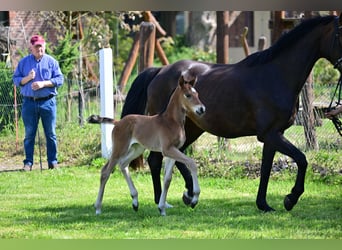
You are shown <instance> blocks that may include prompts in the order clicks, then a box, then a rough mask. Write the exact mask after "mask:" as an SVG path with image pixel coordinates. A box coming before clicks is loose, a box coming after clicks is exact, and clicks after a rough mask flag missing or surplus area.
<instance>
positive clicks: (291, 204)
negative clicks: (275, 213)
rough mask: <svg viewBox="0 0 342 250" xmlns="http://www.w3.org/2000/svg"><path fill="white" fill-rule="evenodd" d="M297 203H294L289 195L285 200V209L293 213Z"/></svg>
mask: <svg viewBox="0 0 342 250" xmlns="http://www.w3.org/2000/svg"><path fill="white" fill-rule="evenodd" d="M296 203H297V202H292V200H291V199H290V197H289V196H288V195H286V196H285V198H284V207H285V209H286V210H287V211H291V210H292V208H293V207H294V206H295V205H296Z"/></svg>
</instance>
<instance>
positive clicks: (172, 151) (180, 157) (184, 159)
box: [163, 147, 200, 208]
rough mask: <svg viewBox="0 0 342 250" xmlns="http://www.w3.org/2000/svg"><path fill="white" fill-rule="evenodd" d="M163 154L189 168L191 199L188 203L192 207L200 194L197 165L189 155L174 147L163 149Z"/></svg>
mask: <svg viewBox="0 0 342 250" xmlns="http://www.w3.org/2000/svg"><path fill="white" fill-rule="evenodd" d="M163 154H164V156H166V157H169V158H172V159H174V160H176V161H178V162H181V163H183V164H185V165H186V166H187V167H188V168H189V170H190V172H191V176H192V180H193V197H192V199H191V202H190V205H191V207H192V208H194V207H195V206H196V204H197V203H198V197H199V194H200V187H199V184H198V177H197V166H196V163H195V161H194V160H193V159H191V158H190V157H188V156H186V155H185V154H184V153H182V152H181V151H179V149H177V148H175V147H173V148H169V149H168V150H166V151H165V150H164V151H163Z"/></svg>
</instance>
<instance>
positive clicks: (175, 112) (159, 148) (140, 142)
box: [88, 76, 205, 215]
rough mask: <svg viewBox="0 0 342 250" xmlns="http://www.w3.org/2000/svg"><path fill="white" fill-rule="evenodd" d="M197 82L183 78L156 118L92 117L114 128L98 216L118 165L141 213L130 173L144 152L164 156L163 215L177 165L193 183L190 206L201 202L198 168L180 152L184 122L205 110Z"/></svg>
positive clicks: (101, 189)
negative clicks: (107, 185) (110, 178)
mask: <svg viewBox="0 0 342 250" xmlns="http://www.w3.org/2000/svg"><path fill="white" fill-rule="evenodd" d="M195 82H196V79H192V80H191V81H188V82H187V81H185V80H184V77H183V76H181V77H180V78H179V81H178V86H177V88H176V89H175V90H174V92H173V94H172V95H171V97H170V100H169V103H168V106H167V108H166V109H165V111H164V112H162V113H160V114H157V115H153V116H147V115H127V116H125V117H124V118H122V119H121V120H120V121H115V120H114V119H111V118H107V117H100V116H97V115H92V116H90V117H89V118H88V122H89V123H111V124H114V128H113V132H112V142H113V148H112V153H111V157H110V159H109V160H108V162H107V163H106V164H105V165H104V166H103V168H102V170H101V179H100V189H99V192H98V196H97V200H96V202H95V208H96V214H100V213H101V207H102V199H103V193H104V189H105V185H106V182H107V180H108V178H109V176H110V174H111V173H112V172H113V170H114V167H115V165H116V164H119V166H120V169H121V171H122V173H123V175H124V177H125V179H126V182H127V184H128V187H129V190H130V194H131V197H132V200H133V201H132V206H133V209H134V210H136V211H137V210H138V204H139V203H138V191H137V190H136V188H135V186H134V184H133V181H132V179H131V176H130V173H129V168H128V166H129V163H130V162H131V161H132V160H134V159H135V158H137V157H138V156H139V155H141V154H142V153H143V151H144V150H145V149H148V150H151V151H156V152H161V153H162V154H163V156H164V157H165V175H164V188H163V191H162V193H161V196H160V201H159V203H158V209H159V211H160V214H161V215H166V211H165V209H166V207H167V203H166V196H167V192H168V189H169V186H170V183H171V179H172V169H173V166H174V163H175V161H178V162H182V163H183V164H185V165H186V166H187V167H188V168H189V170H190V172H191V175H192V179H193V193H194V195H193V197H192V198H191V202H190V205H191V206H192V207H194V206H195V205H196V204H197V202H198V197H199V194H200V187H199V184H198V178H197V166H196V163H195V161H194V160H193V159H191V158H190V157H188V156H186V155H185V154H184V153H182V152H181V151H180V150H179V148H180V147H182V146H183V144H184V142H185V139H186V138H185V130H184V122H185V117H186V114H191V115H193V114H195V115H198V116H201V115H203V114H204V112H205V106H204V105H203V104H202V102H201V101H200V100H199V98H198V93H197V91H196V90H195V88H194V85H195Z"/></svg>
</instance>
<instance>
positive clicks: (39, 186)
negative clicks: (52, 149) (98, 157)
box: [0, 167, 342, 239]
mask: <svg viewBox="0 0 342 250" xmlns="http://www.w3.org/2000/svg"><path fill="white" fill-rule="evenodd" d="M99 177H100V170H99V169H96V168H94V167H72V168H61V169H59V170H53V171H49V170H44V171H42V172H40V171H39V170H36V171H32V172H29V173H27V172H2V173H1V174H0V202H1V207H0V238H2V239H4V238H15V239H23V238H27V239H173V238H175V239H176V238H177V239H342V207H341V204H342V186H341V185H329V184H326V183H325V182H323V181H320V180H317V179H316V178H314V177H313V174H309V175H308V178H307V181H306V191H305V193H304V194H303V196H302V197H301V199H300V200H299V202H298V204H297V206H296V207H295V208H294V209H293V211H291V212H287V211H285V209H284V208H283V206H282V202H283V198H284V195H286V194H287V193H288V192H289V191H290V189H291V188H292V185H293V183H294V178H295V176H294V175H293V174H292V173H290V172H285V173H283V174H274V175H272V177H271V180H270V184H269V190H268V202H269V204H270V205H271V206H273V207H274V208H275V209H276V210H277V211H276V212H274V213H268V214H265V213H262V212H260V211H258V210H257V208H256V205H255V198H256V192H257V187H258V182H259V181H258V179H257V178H255V179H249V178H211V177H203V176H202V177H200V178H199V181H200V186H201V190H202V192H201V195H200V201H199V204H198V205H197V206H196V207H195V209H191V208H189V207H186V206H185V205H184V204H183V203H182V201H181V195H182V192H183V191H184V188H183V187H184V182H183V179H182V178H181V177H180V175H179V173H178V171H175V174H174V177H173V180H172V184H171V187H170V190H169V195H168V202H169V203H171V204H173V205H174V208H171V209H168V210H167V216H166V217H162V216H160V215H159V211H158V209H157V206H156V205H155V204H154V202H153V190H152V183H151V177H150V175H149V174H148V173H146V172H143V171H141V172H134V173H132V178H133V181H134V183H135V184H136V187H137V189H138V191H139V204H140V206H139V211H138V212H135V211H133V209H132V208H131V198H130V195H129V192H128V188H127V185H126V183H125V180H124V178H123V176H122V174H121V173H120V172H119V171H116V172H114V174H113V175H112V176H111V178H110V179H109V181H108V183H107V187H106V190H105V195H104V200H103V209H102V214H101V215H100V216H96V215H95V210H94V208H93V205H92V204H93V203H94V201H95V199H96V195H97V191H98V186H99Z"/></svg>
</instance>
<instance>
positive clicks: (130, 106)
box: [121, 67, 161, 170]
mask: <svg viewBox="0 0 342 250" xmlns="http://www.w3.org/2000/svg"><path fill="white" fill-rule="evenodd" d="M160 70H161V67H158V68H157V67H151V68H147V69H145V70H144V71H142V72H141V73H139V74H138V76H137V77H136V78H135V79H134V81H133V83H132V85H131V88H130V89H129V91H128V93H127V96H126V99H125V103H124V105H123V107H122V112H121V118H123V117H124V116H126V115H129V114H140V115H144V114H145V109H146V103H147V88H148V86H149V85H150V83H151V81H152V80H153V78H154V77H155V76H156V75H157V74H158V73H159V71H160ZM129 166H130V167H131V168H133V169H134V170H137V169H139V168H141V167H143V166H144V161H143V157H142V155H140V156H139V157H138V158H136V159H134V160H133V161H131V163H130V164H129Z"/></svg>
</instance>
